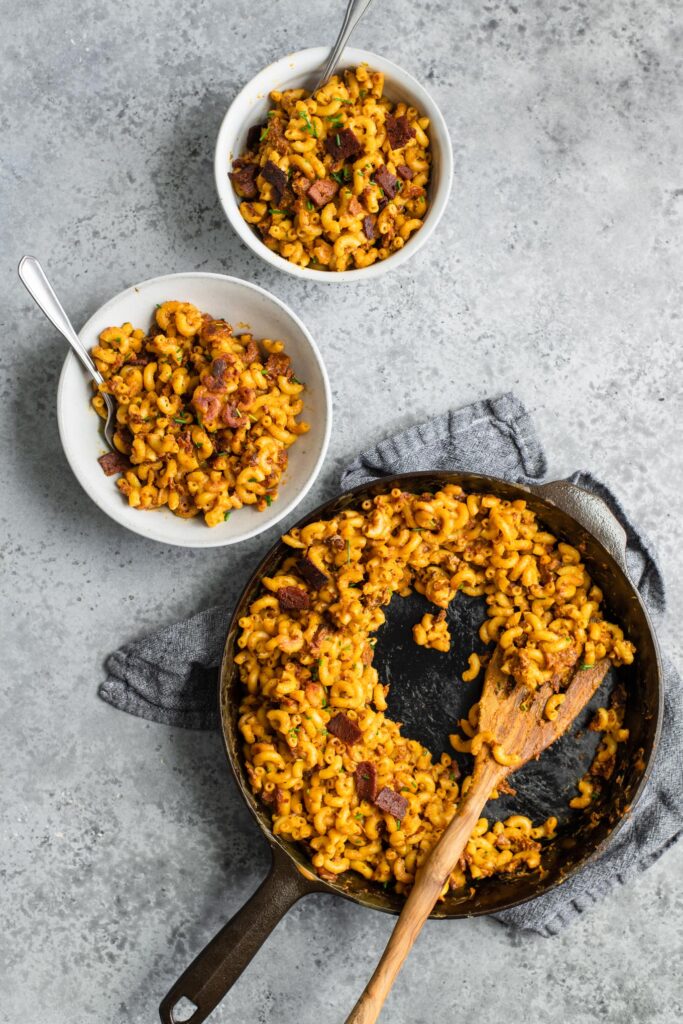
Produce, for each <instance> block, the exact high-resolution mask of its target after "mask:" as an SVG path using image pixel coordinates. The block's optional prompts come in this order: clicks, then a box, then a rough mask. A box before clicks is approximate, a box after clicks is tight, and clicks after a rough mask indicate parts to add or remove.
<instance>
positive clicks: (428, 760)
mask: <svg viewBox="0 0 683 1024" xmlns="http://www.w3.org/2000/svg"><path fill="white" fill-rule="evenodd" d="M283 539H284V542H285V543H286V544H287V545H288V547H289V548H290V549H291V552H292V553H291V556H288V557H287V558H285V560H284V561H283V563H282V565H281V566H280V567H279V568H278V569H277V571H276V572H275V573H274V574H273V575H272V576H269V577H266V578H264V579H263V581H262V588H261V592H260V593H259V594H258V595H257V597H256V598H255V600H254V601H253V602H252V603H251V605H250V607H249V611H248V614H247V615H245V616H244V617H243V618H241V619H240V622H239V625H240V630H241V632H240V635H239V638H238V647H239V651H238V653H237V655H236V657H235V661H236V663H237V665H238V669H239V672H240V676H241V679H242V681H243V684H244V697H243V699H242V702H241V706H240V718H239V728H240V730H241V732H242V736H243V737H244V741H245V754H246V763H247V771H248V774H249V778H250V781H251V785H252V787H253V790H254V792H255V793H256V794H257V795H258V796H259V797H260V798H261V799H263V800H264V801H265V802H266V803H267V804H269V805H270V807H271V809H272V816H273V829H274V832H275V833H276V834H277V835H282V836H284V837H286V838H288V839H291V840H297V841H301V842H303V843H304V844H305V845H306V847H307V849H308V851H309V853H310V855H311V859H312V863H313V866H314V867H315V869H316V871H317V872H318V873H319V874H320V875H321V876H322V877H326V878H333V877H335V876H337V875H339V874H340V873H342V872H345V871H348V870H351V871H355V872H357V873H359V874H361V875H362V876H363V877H365V878H367V879H371V880H373V881H374V882H379V883H385V884H393V885H395V886H396V889H397V890H398V891H399V892H405V891H407V889H408V888H409V887H410V885H411V883H412V882H413V880H414V878H415V872H416V870H417V868H418V867H419V865H420V864H421V863H422V861H423V860H424V858H425V857H426V856H427V854H428V853H429V851H430V849H431V848H432V847H433V845H434V843H435V842H436V841H437V840H438V838H439V836H440V835H441V833H442V832H443V830H444V828H445V827H446V826H447V825H448V823H449V822H450V820H451V818H452V817H453V815H454V814H455V811H456V807H457V803H458V799H459V798H460V797H461V796H462V795H463V793H465V792H467V789H468V787H469V785H470V781H471V776H468V777H466V778H465V779H463V780H460V779H459V771H458V767H457V764H456V763H455V761H454V760H453V759H452V758H451V757H450V756H449V755H447V754H443V755H442V756H441V757H440V758H439V760H438V761H435V760H434V759H433V758H432V754H431V753H430V752H429V751H428V750H426V749H425V748H424V747H423V746H422V745H421V744H420V743H418V742H416V741H415V740H411V739H408V738H407V737H406V736H404V735H403V734H402V731H401V727H400V725H399V724H398V723H396V722H394V721H392V720H391V719H390V718H389V717H388V716H387V714H386V711H387V693H388V687H387V686H385V685H383V684H382V681H381V679H380V678H379V676H378V673H377V670H376V669H375V668H373V665H372V661H373V648H374V644H375V637H374V634H375V632H376V631H377V629H378V628H379V627H380V626H381V625H382V624H383V622H384V621H385V613H384V611H383V609H384V608H385V607H386V606H387V605H388V604H389V602H390V601H391V599H392V596H393V595H394V594H397V593H398V594H399V595H401V596H406V595H407V594H409V593H410V592H411V589H415V590H417V591H418V592H420V593H422V594H424V595H425V596H426V597H427V598H428V599H429V600H430V601H431V602H432V603H433V604H435V605H436V606H437V607H438V608H441V609H445V608H447V606H448V604H449V602H450V601H451V600H452V599H453V598H454V597H455V595H456V593H457V592H458V591H459V590H462V591H463V592H464V593H465V594H467V595H469V596H472V597H483V598H485V601H486V605H487V611H488V615H487V618H486V620H485V622H484V624H483V625H482V627H481V638H482V640H483V641H485V642H487V643H490V644H498V645H499V646H500V648H501V649H502V651H503V653H504V658H503V671H504V672H505V673H507V674H508V675H509V676H510V677H511V678H513V679H515V680H517V681H519V682H521V683H523V684H524V685H526V686H527V687H529V688H530V689H533V688H535V687H537V686H539V685H540V684H541V683H544V682H547V681H550V682H552V684H553V686H554V687H556V689H557V691H558V693H561V691H562V689H563V687H566V685H567V683H568V681H569V678H570V677H571V675H572V673H573V671H574V670H575V669H579V670H580V669H581V667H583V666H586V665H590V664H593V662H594V659H596V658H602V657H608V658H609V659H610V660H611V661H612V662H613V663H614V664H615V665H618V664H625V663H629V662H631V661H632V660H633V656H634V647H633V645H632V644H631V643H630V642H629V641H628V640H627V639H625V638H624V635H623V633H622V631H621V630H620V629H619V628H618V627H617V626H615V625H612V624H610V623H608V622H606V621H605V620H604V619H603V617H602V614H601V610H600V609H601V602H602V594H601V592H600V590H599V588H598V587H597V586H596V585H595V584H594V583H593V581H592V580H591V578H590V576H589V574H588V571H587V569H586V567H585V565H584V564H583V562H582V560H581V554H580V552H579V551H578V550H577V549H576V548H574V547H572V546H571V545H569V544H565V543H563V542H561V541H558V539H557V538H556V537H554V536H553V535H552V534H550V533H549V532H547V531H546V530H545V529H544V528H543V527H542V526H541V524H540V523H539V522H538V521H537V519H536V516H535V514H534V513H533V512H532V511H531V509H529V508H528V507H527V505H526V502H524V501H506V500H503V499H501V498H498V497H496V496H494V495H492V494H466V493H464V492H463V490H462V489H461V488H460V487H458V486H455V485H448V486H444V487H443V488H442V489H440V490H438V491H437V492H436V493H434V494H432V493H425V494H409V493H405V492H403V491H401V490H399V489H394V490H392V491H391V492H390V493H388V494H384V495H379V496H377V497H375V498H374V499H372V500H370V499H368V500H366V501H364V502H363V503H362V506H361V507H360V508H359V509H358V510H346V511H344V512H341V513H339V514H338V515H337V516H335V517H334V518H333V519H329V520H323V521H318V522H313V523H310V524H309V525H307V526H304V527H303V528H301V529H293V530H292V531H291V532H290V533H288V534H287V535H286V536H285V537H284V538H283ZM443 621H444V620H443V619H439V616H438V613H437V616H436V617H435V618H431V619H430V620H429V621H426V622H425V620H423V621H422V623H420V624H419V626H420V630H421V631H418V637H417V638H418V641H426V642H429V641H430V640H437V641H438V643H439V644H440V646H441V647H445V646H446V644H445V643H444V641H445V639H446V638H445V637H444V636H443V635H439V634H438V633H437V634H436V636H435V635H434V632H435V630H436V629H438V627H439V624H440V623H443ZM481 667H482V658H481V657H480V656H479V655H477V654H473V655H472V656H471V657H470V659H469V667H468V669H467V670H466V675H467V677H468V678H470V679H473V678H475V677H476V676H477V674H478V673H479V672H480V670H481ZM556 706H557V701H556V702H555V704H554V705H552V706H550V707H548V708H547V709H546V713H547V714H548V715H550V716H552V714H553V713H554V711H555V710H556ZM607 724H608V725H609V727H610V728H611V727H612V725H614V726H615V728H617V726H619V723H618V722H616V720H615V722H612V719H611V718H610V719H609V722H608V723H607ZM460 726H461V728H462V730H463V732H464V733H465V736H466V737H467V739H466V740H459V741H458V740H457V738H455V739H456V741H457V742H460V743H461V744H462V746H457V742H456V747H457V749H462V750H464V751H466V752H471V748H472V745H473V744H474V743H478V742H480V741H483V737H482V735H481V734H478V733H477V727H478V716H477V708H476V706H475V707H473V708H472V709H471V711H470V714H469V716H468V718H467V719H463V720H462V721H461V722H460ZM619 727H620V726H619ZM501 756H502V755H501ZM501 789H504V784H503V785H502V786H501ZM494 795H496V794H494ZM556 825H557V821H556V819H554V818H549V819H548V820H547V821H546V822H544V823H543V824H541V825H539V826H536V827H535V826H534V825H533V823H532V822H531V821H530V820H529V819H528V818H527V817H524V816H522V815H514V816H513V817H511V818H508V819H506V820H505V821H503V822H496V823H494V824H490V823H489V822H488V821H487V820H486V819H483V818H482V819H481V820H480V821H479V822H478V824H477V826H476V828H475V830H474V832H473V834H472V836H471V838H470V840H469V843H468V845H467V848H466V851H465V854H464V857H463V859H462V861H461V863H460V865H459V866H458V868H457V869H456V870H455V871H454V872H453V874H452V875H451V877H450V880H449V883H448V885H449V886H451V887H452V888H459V887H460V886H462V885H463V884H464V883H465V881H466V879H467V878H468V877H469V878H470V879H473V878H481V877H483V876H487V875H491V874H494V873H496V872H514V871H518V870H523V869H533V868H535V867H537V866H538V865H539V863H540V858H541V843H542V841H543V840H546V839H550V838H552V837H553V835H554V834H555V827H556ZM447 888H448V886H447V887H446V889H447Z"/></svg>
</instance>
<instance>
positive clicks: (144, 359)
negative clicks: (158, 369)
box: [124, 355, 149, 366]
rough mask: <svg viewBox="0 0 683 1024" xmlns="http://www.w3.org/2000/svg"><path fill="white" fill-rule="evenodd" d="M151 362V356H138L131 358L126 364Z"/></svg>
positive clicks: (141, 364) (133, 364)
mask: <svg viewBox="0 0 683 1024" xmlns="http://www.w3.org/2000/svg"><path fill="white" fill-rule="evenodd" d="M148 362H149V356H139V355H138V356H136V357H135V359H129V360H128V362H127V363H125V364H124V365H125V366H147V363H148Z"/></svg>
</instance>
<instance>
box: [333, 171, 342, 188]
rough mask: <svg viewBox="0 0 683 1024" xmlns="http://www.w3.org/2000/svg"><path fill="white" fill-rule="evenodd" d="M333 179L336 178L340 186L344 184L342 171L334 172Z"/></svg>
mask: <svg viewBox="0 0 683 1024" xmlns="http://www.w3.org/2000/svg"><path fill="white" fill-rule="evenodd" d="M332 177H333V178H334V180H335V181H336V182H337V184H338V185H343V184H344V178H343V176H342V172H341V171H332Z"/></svg>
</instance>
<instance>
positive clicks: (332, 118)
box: [327, 114, 342, 127]
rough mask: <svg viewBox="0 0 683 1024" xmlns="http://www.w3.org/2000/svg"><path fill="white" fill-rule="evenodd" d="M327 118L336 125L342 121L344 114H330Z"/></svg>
mask: <svg viewBox="0 0 683 1024" xmlns="http://www.w3.org/2000/svg"><path fill="white" fill-rule="evenodd" d="M327 120H328V121H329V122H330V124H332V125H334V126H335V127H336V126H337V125H340V124H341V123H342V116H341V114H328V116H327Z"/></svg>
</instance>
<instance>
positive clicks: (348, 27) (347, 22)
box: [311, 0, 373, 92]
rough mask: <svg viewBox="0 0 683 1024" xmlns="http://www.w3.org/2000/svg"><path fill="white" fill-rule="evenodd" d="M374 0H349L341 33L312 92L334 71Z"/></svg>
mask: <svg viewBox="0 0 683 1024" xmlns="http://www.w3.org/2000/svg"><path fill="white" fill-rule="evenodd" d="M372 2H373V0H349V2H348V4H347V7H346V14H345V15H344V21H343V22H342V27H341V29H340V30H339V35H338V36H337V41H336V43H335V44H334V46H333V47H332V50H331V51H330V56H329V57H328V58H327V63H326V64H325V67H324V68H323V70H322V71H321V72H320V77H319V78H318V81H317V82H316V83H315V86H314V87H313V89H311V92H315V91H316V89H319V88H320V86H321V85H323V84H324V83H325V82H326V81H327V79H328V78H329V77H330V76H331V75H332V74H333V73H334V71H335V69H336V67H337V62H338V61H339V58H340V57H341V55H342V53H343V52H344V47H345V46H346V44H347V43H348V41H349V37H350V35H351V33H352V32H353V30H354V29H355V27H356V25H357V24H358V22H359V21H360V19H361V18H362V17H363V15H364V14H365V12H366V11H367V9H368V7H369V6H370V4H371V3H372Z"/></svg>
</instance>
